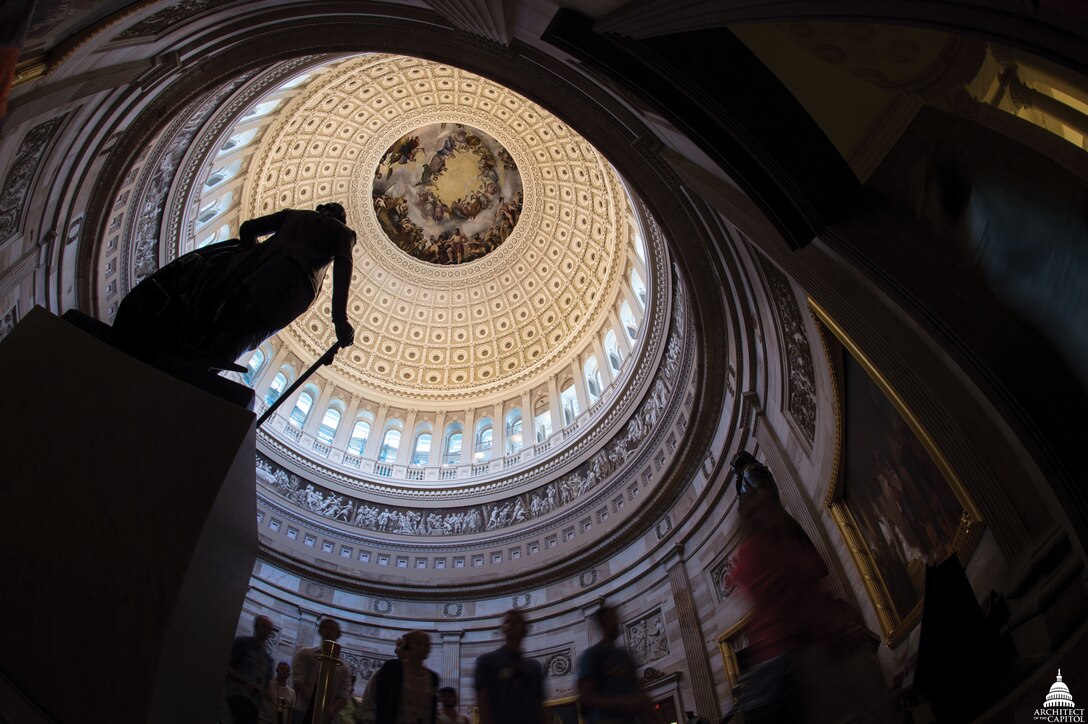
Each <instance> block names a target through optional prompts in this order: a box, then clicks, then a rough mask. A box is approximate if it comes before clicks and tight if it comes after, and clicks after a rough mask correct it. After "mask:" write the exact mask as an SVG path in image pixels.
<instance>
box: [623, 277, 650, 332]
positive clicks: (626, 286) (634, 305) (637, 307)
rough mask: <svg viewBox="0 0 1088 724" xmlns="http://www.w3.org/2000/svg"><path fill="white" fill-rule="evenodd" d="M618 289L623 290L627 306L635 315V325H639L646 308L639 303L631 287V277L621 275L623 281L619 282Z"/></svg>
mask: <svg viewBox="0 0 1088 724" xmlns="http://www.w3.org/2000/svg"><path fill="white" fill-rule="evenodd" d="M620 289H621V290H622V291H623V298H624V299H626V300H627V304H628V306H630V307H631V314H633V315H635V323H636V326H641V325H642V318H643V317H645V316H646V310H645V309H644V308H643V306H642V304H640V303H639V301H638V297H636V296H635V292H634V291H633V290H632V289H631V277H629V276H624V277H623V281H622V282H620Z"/></svg>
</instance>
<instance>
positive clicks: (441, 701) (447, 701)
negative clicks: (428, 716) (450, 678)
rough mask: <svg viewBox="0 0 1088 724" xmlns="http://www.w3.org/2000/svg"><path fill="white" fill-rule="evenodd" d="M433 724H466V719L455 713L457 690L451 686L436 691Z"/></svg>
mask: <svg viewBox="0 0 1088 724" xmlns="http://www.w3.org/2000/svg"><path fill="white" fill-rule="evenodd" d="M435 724H468V717H467V716H465V715H464V714H462V713H461V712H459V711H457V690H456V689H454V688H453V687H452V686H443V687H442V688H441V689H439V690H438V716H437V718H436V719H435Z"/></svg>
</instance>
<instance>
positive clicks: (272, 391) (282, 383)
mask: <svg viewBox="0 0 1088 724" xmlns="http://www.w3.org/2000/svg"><path fill="white" fill-rule="evenodd" d="M286 389H287V375H285V374H283V373H282V372H277V373H276V376H275V378H273V380H272V384H271V385H269V386H268V392H266V393H264V401H265V402H267V403H268V404H269V405H271V404H272V403H273V402H275V401H276V400H278V399H280V395H282V394H283V391H284V390H286Z"/></svg>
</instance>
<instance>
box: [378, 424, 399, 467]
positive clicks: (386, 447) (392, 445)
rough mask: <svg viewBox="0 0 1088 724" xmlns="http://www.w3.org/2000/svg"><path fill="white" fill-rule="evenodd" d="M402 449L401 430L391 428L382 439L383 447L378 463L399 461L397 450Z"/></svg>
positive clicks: (379, 453)
mask: <svg viewBox="0 0 1088 724" xmlns="http://www.w3.org/2000/svg"><path fill="white" fill-rule="evenodd" d="M399 448H400V430H397V429H396V428H390V429H388V430H386V431H385V437H384V438H383V439H382V447H381V450H380V451H379V452H378V462H380V463H394V462H396V461H397V450H398V449H399Z"/></svg>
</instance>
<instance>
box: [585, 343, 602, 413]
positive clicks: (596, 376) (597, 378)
mask: <svg viewBox="0 0 1088 724" xmlns="http://www.w3.org/2000/svg"><path fill="white" fill-rule="evenodd" d="M583 369H584V370H585V374H586V392H588V393H589V404H591V405H592V404H593V403H595V402H596V401H597V400H599V399H601V391H602V390H603V389H604V385H603V384H601V369H600V367H599V366H598V365H597V356H596V355H593V356H592V357H590V358H589V359H587V360H586V364H585V367H584V368H583Z"/></svg>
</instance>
